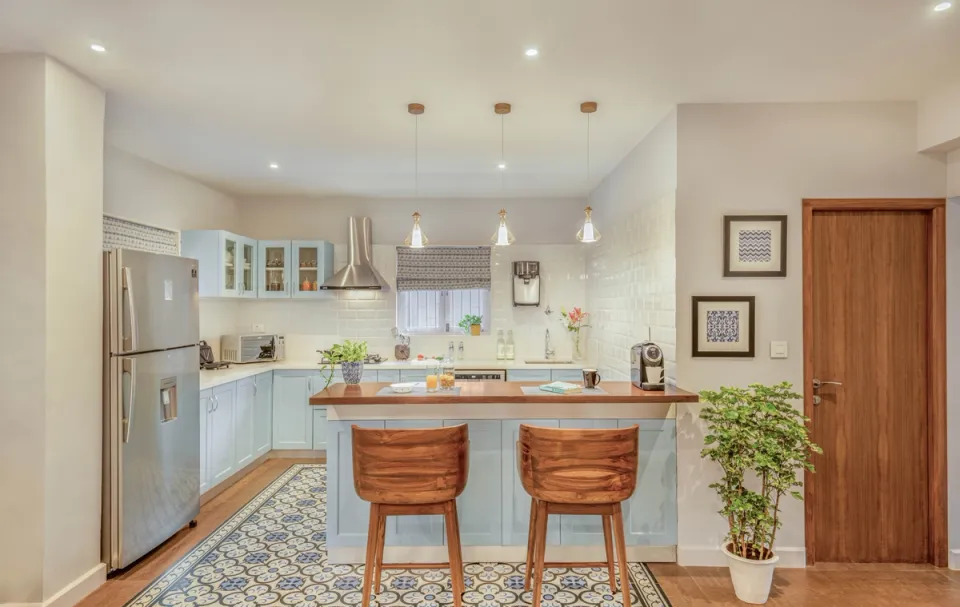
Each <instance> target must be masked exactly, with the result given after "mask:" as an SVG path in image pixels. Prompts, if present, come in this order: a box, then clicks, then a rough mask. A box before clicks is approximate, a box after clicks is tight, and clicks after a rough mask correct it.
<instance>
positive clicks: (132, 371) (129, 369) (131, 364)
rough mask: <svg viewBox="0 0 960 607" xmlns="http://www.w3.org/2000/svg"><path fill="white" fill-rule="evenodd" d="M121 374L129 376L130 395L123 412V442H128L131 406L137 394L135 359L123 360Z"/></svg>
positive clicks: (131, 416) (131, 414)
mask: <svg viewBox="0 0 960 607" xmlns="http://www.w3.org/2000/svg"><path fill="white" fill-rule="evenodd" d="M123 372H124V373H126V374H127V375H129V376H130V394H129V397H128V398H127V399H126V401H127V406H126V409H125V410H124V411H123V442H125V443H129V442H130V428H131V426H133V406H134V400H135V398H136V394H137V359H135V358H124V359H123Z"/></svg>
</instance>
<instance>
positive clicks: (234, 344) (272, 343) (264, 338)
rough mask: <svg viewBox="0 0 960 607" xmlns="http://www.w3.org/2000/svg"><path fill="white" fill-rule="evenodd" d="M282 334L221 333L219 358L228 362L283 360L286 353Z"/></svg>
mask: <svg viewBox="0 0 960 607" xmlns="http://www.w3.org/2000/svg"><path fill="white" fill-rule="evenodd" d="M285 350H286V347H285V344H284V338H283V335H273V334H269V333H258V334H256V335H223V336H221V337H220V360H222V361H223V362H228V363H237V364H242V363H262V362H274V361H277V360H283V359H284V356H285V354H286V352H285Z"/></svg>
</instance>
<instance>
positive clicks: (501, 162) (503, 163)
mask: <svg viewBox="0 0 960 607" xmlns="http://www.w3.org/2000/svg"><path fill="white" fill-rule="evenodd" d="M503 117H504V114H500V164H502V165H506V161H505V160H504V158H503ZM506 172H507V169H506V168H502V169H500V198H503V195H504V186H503V179H504V177H503V174H504V173H506Z"/></svg>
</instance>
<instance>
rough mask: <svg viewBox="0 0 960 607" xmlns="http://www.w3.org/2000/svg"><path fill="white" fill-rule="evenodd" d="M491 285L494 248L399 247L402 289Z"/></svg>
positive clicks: (399, 274) (441, 289) (398, 268)
mask: <svg viewBox="0 0 960 607" xmlns="http://www.w3.org/2000/svg"><path fill="white" fill-rule="evenodd" d="M489 288H490V247H427V248H425V249H411V248H408V247H397V290H398V291H444V290H455V289H489Z"/></svg>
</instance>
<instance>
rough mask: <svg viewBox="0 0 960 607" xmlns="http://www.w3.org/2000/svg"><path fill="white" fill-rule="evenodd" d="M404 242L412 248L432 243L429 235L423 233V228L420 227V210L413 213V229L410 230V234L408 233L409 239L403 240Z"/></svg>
mask: <svg viewBox="0 0 960 607" xmlns="http://www.w3.org/2000/svg"><path fill="white" fill-rule="evenodd" d="M403 244H405V245H407V246H408V247H410V248H411V249H422V248H423V247H425V246H427V245H428V244H430V241H429V240H427V235H426V234H424V233H423V230H422V229H420V212H419V211H417V212H416V213H414V214H413V229H412V230H410V234H409V235H407V239H406V240H404V241H403Z"/></svg>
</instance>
